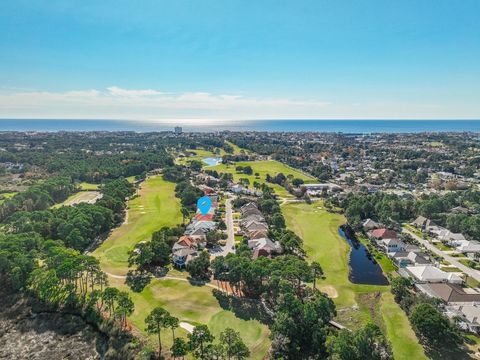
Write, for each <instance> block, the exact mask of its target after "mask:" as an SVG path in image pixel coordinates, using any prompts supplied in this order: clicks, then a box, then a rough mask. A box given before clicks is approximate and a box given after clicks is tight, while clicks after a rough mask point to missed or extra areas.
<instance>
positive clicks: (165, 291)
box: [110, 278, 270, 359]
mask: <svg viewBox="0 0 480 360" xmlns="http://www.w3.org/2000/svg"><path fill="white" fill-rule="evenodd" d="M110 285H111V286H115V287H117V288H119V289H121V290H126V291H129V292H130V294H131V296H132V299H133V301H134V302H135V311H134V313H133V314H132V316H130V317H129V320H130V321H131V322H132V324H133V325H135V327H136V328H137V329H138V330H139V331H140V333H141V334H142V335H144V336H146V335H147V334H146V333H145V331H144V329H145V317H146V316H147V315H148V313H149V312H150V311H151V310H152V309H153V308H154V307H156V306H161V307H163V308H165V309H166V310H168V311H169V312H170V313H171V314H172V315H173V316H176V317H177V318H178V319H179V320H180V321H181V322H182V321H183V322H188V323H190V324H192V325H197V324H206V325H208V328H209V329H210V331H212V333H213V334H214V335H215V336H216V337H217V340H218V336H219V334H220V333H221V332H222V331H223V330H224V329H225V328H226V327H231V328H233V329H235V330H237V331H239V332H240V333H241V334H242V339H243V340H244V341H245V343H246V344H247V346H248V347H249V349H250V351H251V353H252V358H253V359H262V358H263V357H264V356H265V355H266V353H267V352H268V349H269V347H270V340H269V339H268V336H269V330H268V328H267V326H266V325H262V324H261V323H260V322H259V321H257V320H242V319H240V318H238V317H236V316H235V314H234V313H233V312H231V311H229V310H223V309H222V308H221V307H220V306H219V304H218V300H217V299H216V298H215V297H214V296H213V294H212V289H211V288H210V287H206V286H192V285H190V283H188V282H184V281H178V280H159V279H154V280H152V282H151V283H150V284H149V285H148V286H147V287H145V289H143V291H142V292H141V293H134V292H131V291H130V289H129V288H128V287H127V286H126V285H125V284H124V283H123V280H122V279H114V278H110ZM187 334H188V333H187V331H185V330H184V329H181V328H178V329H177V330H176V331H175V335H177V336H181V337H184V338H186V337H187ZM151 339H152V343H153V344H156V341H157V340H156V337H155V336H153V337H151ZM162 344H163V346H164V349H166V348H170V346H171V345H172V333H171V331H170V330H168V329H166V330H165V331H162Z"/></svg>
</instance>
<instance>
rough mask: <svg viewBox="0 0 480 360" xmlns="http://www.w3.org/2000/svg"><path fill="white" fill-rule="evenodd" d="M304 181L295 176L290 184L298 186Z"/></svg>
mask: <svg viewBox="0 0 480 360" xmlns="http://www.w3.org/2000/svg"><path fill="white" fill-rule="evenodd" d="M303 183H304V181H303V180H302V179H299V178H295V179H293V180H292V184H293V185H295V186H297V187H298V186H300V185H302V184H303Z"/></svg>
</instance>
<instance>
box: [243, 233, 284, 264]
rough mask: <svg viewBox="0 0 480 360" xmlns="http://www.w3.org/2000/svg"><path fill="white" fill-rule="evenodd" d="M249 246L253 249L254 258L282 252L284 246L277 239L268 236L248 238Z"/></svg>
mask: <svg viewBox="0 0 480 360" xmlns="http://www.w3.org/2000/svg"><path fill="white" fill-rule="evenodd" d="M248 247H249V248H250V249H252V251H253V258H254V259H256V258H258V257H259V256H268V257H270V256H272V255H275V254H280V253H281V252H282V248H281V246H280V244H279V243H278V242H277V241H272V240H270V239H269V238H266V237H264V238H260V239H253V240H248Z"/></svg>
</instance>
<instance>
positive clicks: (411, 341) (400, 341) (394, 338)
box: [380, 292, 427, 360]
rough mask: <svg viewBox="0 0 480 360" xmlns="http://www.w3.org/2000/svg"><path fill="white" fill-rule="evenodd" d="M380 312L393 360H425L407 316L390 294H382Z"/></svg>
mask: <svg viewBox="0 0 480 360" xmlns="http://www.w3.org/2000/svg"><path fill="white" fill-rule="evenodd" d="M380 311H381V313H382V317H383V321H384V322H385V327H386V331H387V334H388V340H389V341H390V342H391V344H392V350H393V355H394V357H395V360H410V359H427V357H426V356H425V353H424V352H423V348H422V346H421V345H420V344H419V343H418V339H417V336H416V335H415V333H414V332H413V330H412V328H411V326H410V322H409V321H408V318H407V316H406V315H405V313H404V312H403V310H402V309H401V308H400V306H398V304H397V303H396V302H395V300H394V299H393V295H392V294H391V293H390V292H384V293H383V294H382V300H381V305H380Z"/></svg>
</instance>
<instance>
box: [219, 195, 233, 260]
mask: <svg viewBox="0 0 480 360" xmlns="http://www.w3.org/2000/svg"><path fill="white" fill-rule="evenodd" d="M232 200H233V198H232V197H229V198H228V199H227V200H226V201H225V224H226V225H227V235H228V237H227V241H226V242H225V246H222V251H221V252H218V253H216V254H215V256H227V254H229V253H235V232H234V230H233V210H232Z"/></svg>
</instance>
